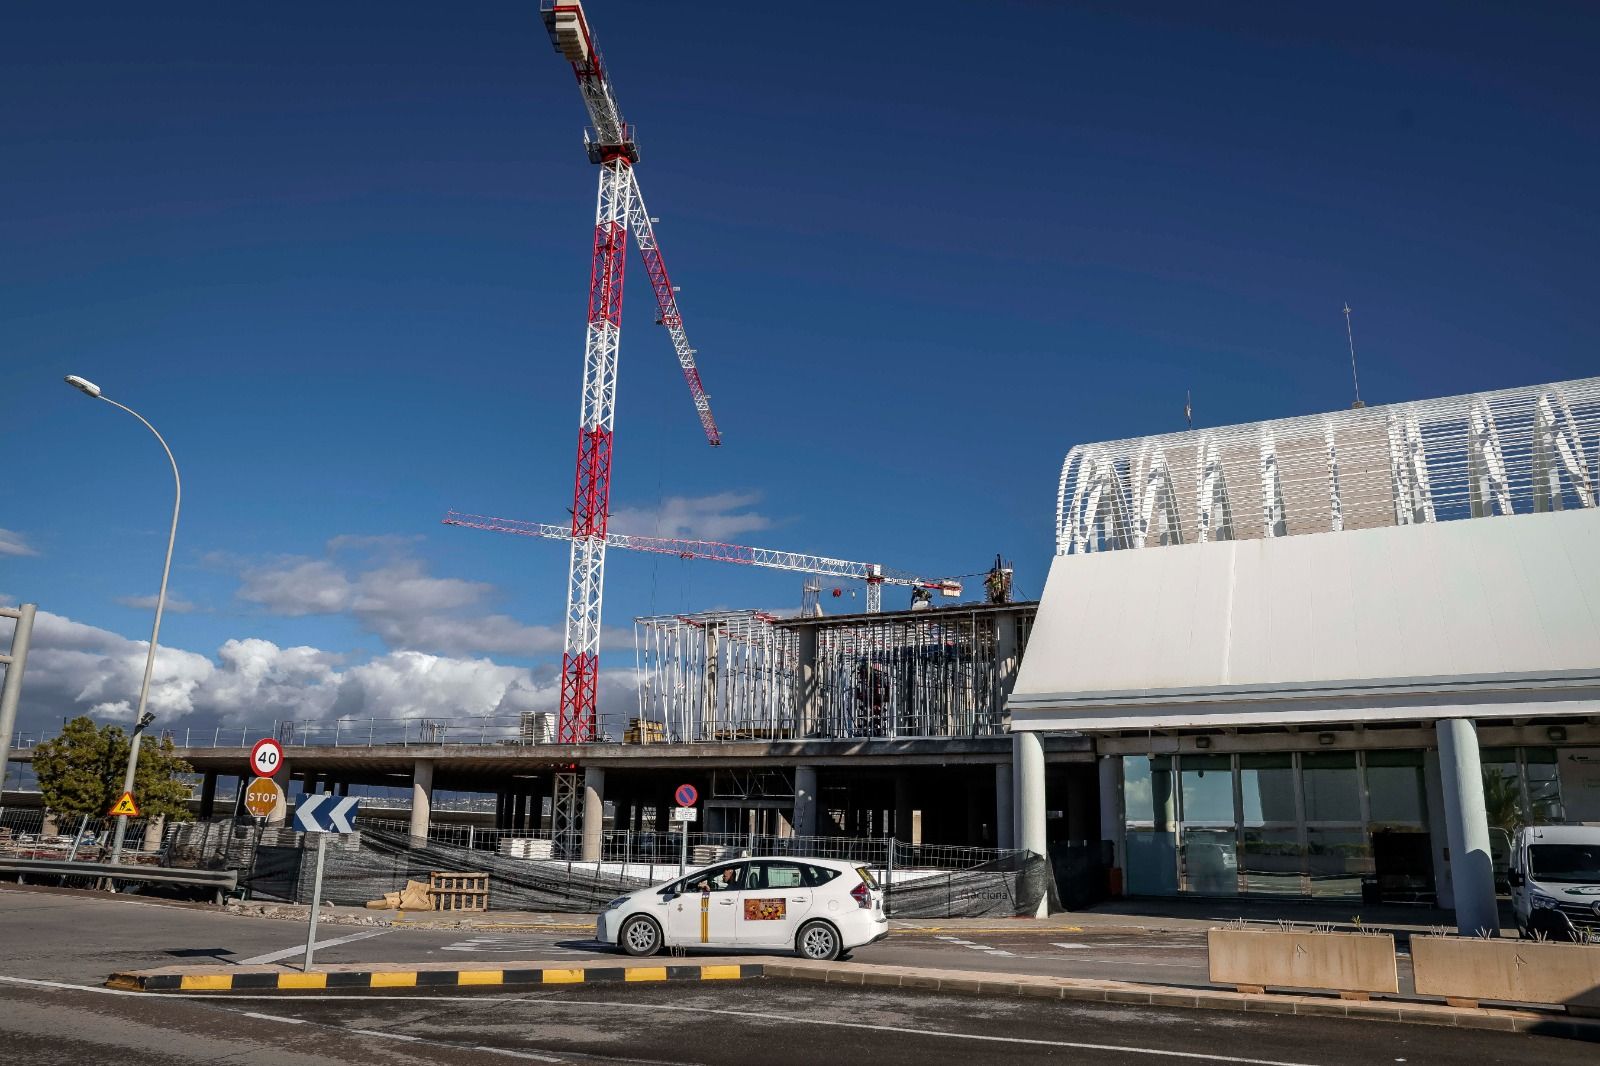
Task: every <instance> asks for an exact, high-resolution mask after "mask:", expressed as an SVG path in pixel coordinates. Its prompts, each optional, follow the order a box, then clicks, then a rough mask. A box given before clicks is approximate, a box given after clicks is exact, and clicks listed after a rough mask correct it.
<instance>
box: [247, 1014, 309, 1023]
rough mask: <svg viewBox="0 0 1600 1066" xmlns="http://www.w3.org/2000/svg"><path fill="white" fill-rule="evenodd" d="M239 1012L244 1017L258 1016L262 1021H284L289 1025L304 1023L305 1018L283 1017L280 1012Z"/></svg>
mask: <svg viewBox="0 0 1600 1066" xmlns="http://www.w3.org/2000/svg"><path fill="white" fill-rule="evenodd" d="M239 1013H240V1014H242V1015H244V1016H245V1017H246V1018H260V1019H261V1020H262V1021H264V1022H285V1023H287V1024H289V1025H304V1024H306V1020H305V1019H304V1018H285V1017H284V1016H283V1015H281V1014H257V1013H256V1012H255V1011H253V1010H242V1011H240V1012H239Z"/></svg>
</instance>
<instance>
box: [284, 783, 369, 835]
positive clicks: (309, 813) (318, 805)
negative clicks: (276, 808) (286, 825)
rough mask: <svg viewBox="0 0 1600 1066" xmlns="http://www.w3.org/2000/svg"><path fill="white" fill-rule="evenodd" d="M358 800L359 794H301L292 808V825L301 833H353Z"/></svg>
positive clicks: (359, 811) (358, 804)
mask: <svg viewBox="0 0 1600 1066" xmlns="http://www.w3.org/2000/svg"><path fill="white" fill-rule="evenodd" d="M360 802H361V800H360V797H359V796H333V795H329V794H328V793H326V792H319V793H317V794H316V795H310V794H307V795H304V796H301V797H300V802H299V803H298V804H296V805H295V808H294V827H295V829H297V830H299V831H300V832H302V833H354V832H355V831H356V830H355V820H356V815H357V814H359V813H361V810H360Z"/></svg>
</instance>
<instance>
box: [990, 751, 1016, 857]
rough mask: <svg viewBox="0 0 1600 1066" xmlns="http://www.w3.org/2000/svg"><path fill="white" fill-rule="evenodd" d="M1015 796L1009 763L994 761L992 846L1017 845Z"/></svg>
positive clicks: (1009, 846) (1008, 847)
mask: <svg viewBox="0 0 1600 1066" xmlns="http://www.w3.org/2000/svg"><path fill="white" fill-rule="evenodd" d="M1015 811H1016V796H1015V794H1014V789H1013V787H1012V783H1011V764H1010V763H1008V762H1003V763H996V764H995V768H994V846H995V847H997V848H1005V849H1010V848H1014V847H1016V846H1017V822H1016V817H1015Z"/></svg>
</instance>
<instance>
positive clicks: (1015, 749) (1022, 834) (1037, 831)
mask: <svg viewBox="0 0 1600 1066" xmlns="http://www.w3.org/2000/svg"><path fill="white" fill-rule="evenodd" d="M1011 759H1012V764H1013V768H1012V772H1013V774H1014V775H1015V778H1016V783H1017V798H1016V818H1017V829H1016V836H1017V846H1018V847H1019V848H1021V849H1022V850H1024V851H1028V852H1032V853H1033V854H1035V855H1038V856H1040V857H1042V858H1044V859H1046V860H1048V859H1049V857H1050V845H1049V842H1048V839H1047V834H1046V830H1045V820H1046V812H1045V784H1044V744H1043V743H1042V742H1041V741H1040V740H1039V734H1037V733H1013V734H1011ZM1049 913H1050V900H1049V898H1048V897H1046V898H1044V899H1041V900H1039V910H1038V913H1037V914H1035V915H1034V917H1036V918H1043V917H1045V916H1046V915H1048V914H1049Z"/></svg>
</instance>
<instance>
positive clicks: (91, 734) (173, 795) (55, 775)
mask: <svg viewBox="0 0 1600 1066" xmlns="http://www.w3.org/2000/svg"><path fill="white" fill-rule="evenodd" d="M130 743H131V742H130V740H129V738H128V735H127V734H126V733H124V732H123V731H122V727H121V726H116V725H103V726H96V725H95V724H94V722H93V721H92V720H90V719H89V718H87V717H78V718H74V719H73V720H72V721H70V722H68V723H67V724H66V726H65V727H64V728H63V729H62V730H61V735H60V736H58V737H56V738H55V739H53V740H49V741H46V742H45V743H43V744H40V745H39V746H38V747H36V748H34V750H33V772H34V774H35V775H36V776H37V777H38V779H39V791H40V792H42V793H43V794H44V803H45V806H46V807H49V808H50V809H51V810H53V811H59V812H61V813H62V814H68V815H80V814H86V815H88V816H90V817H91V818H102V817H104V816H105V815H106V813H107V812H108V811H110V810H111V805H112V804H114V803H116V802H117V798H118V797H119V796H121V795H122V778H123V775H124V774H125V773H127V768H128V748H129V746H130ZM192 772H193V767H191V766H190V765H189V764H188V763H186V762H184V761H183V760H182V759H180V758H178V756H177V755H176V754H175V752H174V749H173V747H172V740H171V739H170V738H167V739H163V740H162V741H161V742H160V743H154V742H152V741H150V740H149V739H146V740H145V741H144V743H142V744H141V745H140V746H139V769H138V771H137V773H136V774H135V775H134V782H133V797H134V800H135V801H136V802H137V803H138V804H139V813H140V814H142V815H144V816H146V817H155V816H157V815H165V816H166V817H168V818H171V819H174V820H179V821H182V820H186V819H188V818H189V817H191V816H190V814H189V808H188V804H187V801H188V798H189V786H188V785H187V784H185V783H184V782H183V781H182V780H180V779H179V775H180V774H187V773H192Z"/></svg>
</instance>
